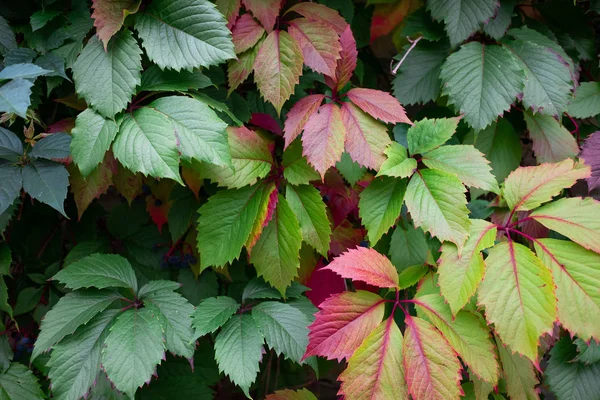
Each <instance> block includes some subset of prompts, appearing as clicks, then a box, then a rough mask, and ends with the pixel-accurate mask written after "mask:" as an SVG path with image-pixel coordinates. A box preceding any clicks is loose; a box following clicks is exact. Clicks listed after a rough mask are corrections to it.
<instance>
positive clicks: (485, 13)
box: [427, 0, 499, 46]
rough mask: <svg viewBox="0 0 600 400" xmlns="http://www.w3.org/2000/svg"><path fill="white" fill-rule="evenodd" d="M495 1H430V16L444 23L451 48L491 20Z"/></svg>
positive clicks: (428, 3) (494, 10)
mask: <svg viewBox="0 0 600 400" xmlns="http://www.w3.org/2000/svg"><path fill="white" fill-rule="evenodd" d="M498 6H499V4H498V2H497V1H496V0H430V1H428V2H427V9H428V10H429V11H430V12H431V16H432V17H433V18H434V19H436V20H438V21H444V23H445V25H446V32H447V33H448V37H449V38H450V43H451V44H452V46H456V45H458V44H460V43H461V42H463V41H464V40H465V39H468V38H469V36H471V35H472V34H473V33H475V32H476V31H478V30H479V28H480V26H481V25H482V24H483V23H484V22H486V21H487V20H489V19H490V18H492V17H493V16H494V14H495V13H496V11H497V9H498Z"/></svg>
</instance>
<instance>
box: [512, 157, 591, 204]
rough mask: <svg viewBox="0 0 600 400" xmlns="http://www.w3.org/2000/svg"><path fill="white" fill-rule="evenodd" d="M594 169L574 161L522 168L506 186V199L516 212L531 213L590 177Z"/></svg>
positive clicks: (515, 172) (568, 160)
mask: <svg viewBox="0 0 600 400" xmlns="http://www.w3.org/2000/svg"><path fill="white" fill-rule="evenodd" d="M589 175H590V168H589V167H587V166H586V165H584V164H583V163H575V162H573V160H571V159H566V160H564V161H561V162H558V163H554V164H542V165H538V166H535V167H520V168H518V169H517V170H515V171H514V172H512V173H511V174H510V175H509V176H508V178H506V181H505V182H504V191H503V192H504V199H505V200H506V203H507V204H508V207H509V208H511V209H514V210H515V211H528V210H532V209H534V208H537V207H539V206H540V205H541V204H542V203H546V202H548V201H550V200H552V198H553V197H554V196H556V195H558V194H559V193H560V192H561V191H562V190H563V189H565V188H569V187H571V186H573V185H574V184H575V182H577V180H578V179H584V178H587V177H589Z"/></svg>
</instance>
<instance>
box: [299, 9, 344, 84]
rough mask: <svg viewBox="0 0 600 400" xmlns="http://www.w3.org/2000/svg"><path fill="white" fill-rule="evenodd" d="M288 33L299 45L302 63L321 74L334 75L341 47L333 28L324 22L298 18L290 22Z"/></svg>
mask: <svg viewBox="0 0 600 400" xmlns="http://www.w3.org/2000/svg"><path fill="white" fill-rule="evenodd" d="M288 33H289V34H290V36H291V37H293V38H294V39H296V42H298V44H299V45H300V48H301V49H302V55H303V56H304V64H306V65H307V66H308V67H309V68H312V69H313V70H314V71H316V72H319V73H321V74H324V75H329V76H335V70H336V67H337V61H338V60H339V59H340V52H341V51H342V47H341V45H340V41H339V38H338V34H337V33H336V32H335V31H334V30H333V28H331V27H330V26H329V25H328V24H326V23H324V22H319V21H310V20H308V19H306V18H298V19H295V20H293V21H291V22H290V26H289V28H288Z"/></svg>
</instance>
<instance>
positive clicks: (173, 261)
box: [168, 256, 181, 265]
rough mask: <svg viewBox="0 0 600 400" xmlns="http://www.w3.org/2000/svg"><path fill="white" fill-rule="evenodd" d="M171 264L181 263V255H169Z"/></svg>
mask: <svg viewBox="0 0 600 400" xmlns="http://www.w3.org/2000/svg"><path fill="white" fill-rule="evenodd" d="M168 260H169V264H171V265H175V264H177V263H179V261H181V257H179V256H169V259H168Z"/></svg>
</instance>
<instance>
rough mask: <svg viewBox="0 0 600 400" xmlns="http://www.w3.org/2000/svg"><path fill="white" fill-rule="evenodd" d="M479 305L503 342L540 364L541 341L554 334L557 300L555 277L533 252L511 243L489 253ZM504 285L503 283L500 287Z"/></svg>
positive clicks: (495, 248) (500, 245)
mask: <svg viewBox="0 0 600 400" xmlns="http://www.w3.org/2000/svg"><path fill="white" fill-rule="evenodd" d="M485 265H486V267H487V268H486V270H485V275H484V278H483V281H482V282H481V285H480V286H479V291H478V293H479V303H481V304H482V305H483V306H485V315H486V318H487V321H488V323H489V324H494V326H495V331H496V333H497V334H498V336H499V337H500V338H501V339H502V342H504V343H505V344H507V345H509V346H510V348H511V349H513V350H514V351H516V352H518V353H520V354H523V355H524V356H525V357H527V358H529V359H530V360H532V361H536V362H537V358H538V350H537V348H538V345H539V338H540V336H542V335H543V334H544V333H550V332H551V331H552V328H553V325H554V321H555V320H556V297H555V290H554V282H553V280H552V274H551V272H550V270H549V269H548V267H546V266H545V265H544V264H543V263H542V262H541V261H540V259H539V258H537V257H536V256H535V254H533V252H532V251H531V250H529V249H528V248H527V247H525V246H523V245H522V244H519V243H514V242H513V241H508V242H504V243H500V244H498V245H496V246H495V247H493V248H492V249H491V250H489V255H488V257H487V258H486V260H485ZM499 283H501V284H499Z"/></svg>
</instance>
